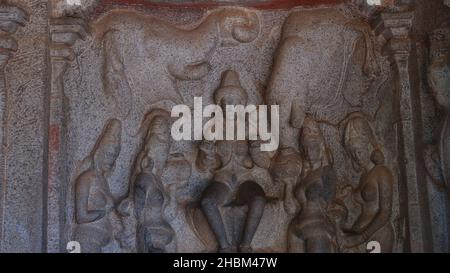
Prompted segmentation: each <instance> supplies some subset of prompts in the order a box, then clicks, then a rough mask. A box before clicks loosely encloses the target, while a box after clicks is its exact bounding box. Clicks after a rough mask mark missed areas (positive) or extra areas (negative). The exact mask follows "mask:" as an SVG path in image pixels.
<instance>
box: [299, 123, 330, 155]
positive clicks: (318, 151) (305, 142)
mask: <svg viewBox="0 0 450 273" xmlns="http://www.w3.org/2000/svg"><path fill="white" fill-rule="evenodd" d="M300 142H301V144H302V147H303V150H304V152H305V156H306V159H307V160H308V161H309V163H310V164H315V163H318V162H322V163H325V164H326V162H327V159H326V145H325V140H324V138H323V134H322V131H321V130H320V128H319V126H318V124H317V122H315V121H314V119H312V118H311V117H307V118H305V120H304V122H303V128H302V133H301V136H300Z"/></svg>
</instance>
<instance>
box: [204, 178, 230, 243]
mask: <svg viewBox="0 0 450 273" xmlns="http://www.w3.org/2000/svg"><path fill="white" fill-rule="evenodd" d="M229 193H230V190H229V189H228V188H227V186H225V185H223V184H221V183H216V182H213V183H211V185H209V186H208V187H207V188H206V190H205V191H204V193H203V197H202V201H201V206H202V210H203V213H204V214H205V216H206V219H207V220H208V223H209V224H210V226H211V228H212V230H213V232H214V235H215V236H216V239H217V241H218V242H219V247H220V249H221V251H226V250H227V249H228V248H229V247H230V243H229V242H228V239H227V233H226V231H225V225H224V223H223V220H222V215H221V214H220V211H219V206H223V205H224V203H225V201H226V199H227V196H228V195H229Z"/></svg>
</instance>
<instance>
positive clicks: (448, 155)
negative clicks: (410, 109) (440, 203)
mask: <svg viewBox="0 0 450 273" xmlns="http://www.w3.org/2000/svg"><path fill="white" fill-rule="evenodd" d="M430 40H431V45H432V48H431V56H430V57H431V65H430V66H429V67H428V82H429V84H430V86H431V90H432V92H433V96H434V98H435V99H436V101H437V103H438V104H439V106H440V107H441V108H442V110H443V111H444V112H445V118H444V121H443V122H442V125H441V131H440V135H439V136H438V137H437V145H436V147H431V148H430V149H433V148H435V149H433V150H431V151H428V152H429V153H428V156H427V158H426V163H427V169H428V172H429V173H430V174H431V176H432V178H434V179H435V180H436V181H437V182H439V183H441V182H443V183H441V184H444V185H446V187H447V190H448V192H449V193H450V26H448V25H444V26H443V27H441V28H439V29H437V30H435V31H434V33H433V34H432V35H431V39H430Z"/></svg>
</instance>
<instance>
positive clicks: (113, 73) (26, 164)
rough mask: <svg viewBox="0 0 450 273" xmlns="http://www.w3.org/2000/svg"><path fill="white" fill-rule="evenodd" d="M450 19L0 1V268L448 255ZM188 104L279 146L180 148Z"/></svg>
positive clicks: (321, 4)
mask: <svg viewBox="0 0 450 273" xmlns="http://www.w3.org/2000/svg"><path fill="white" fill-rule="evenodd" d="M446 5H447V6H448V5H449V3H448V1H442V0H432V1H431V0H423V1H421V0H416V1H381V5H368V4H367V2H366V1H363V0H350V1H338V0H320V1H316V0H297V1H294V0H282V1H274V0H255V1H239V0H230V1H203V0H201V1H184V0H177V1H169V0H161V1H153V0H80V1H66V0H49V1H45V0H32V1H29V0H28V1H21V0H17V1H14V0H11V1H0V11H1V13H0V30H1V32H2V35H1V37H0V42H1V43H0V64H2V70H1V71H0V72H1V73H0V75H1V77H0V85H1V86H0V96H1V99H0V101H1V104H0V117H1V122H2V127H1V132H0V139H1V142H2V145H1V149H0V164H1V167H0V252H67V249H66V246H67V244H68V242H71V241H76V242H79V243H80V245H81V251H82V252H314V253H315V252H366V251H368V249H367V247H368V243H369V242H372V241H375V242H378V243H379V246H380V251H381V252H449V251H450V241H449V235H450V226H449V219H450V218H449V216H450V214H449V213H450V211H449V201H448V197H449V196H450V182H449V179H450V178H449V177H450V173H449V169H450V161H449V159H450V158H449V154H450V151H449V143H448V140H449V139H450V136H449V124H448V123H449V116H448V115H449V114H448V111H449V107H450V102H449V92H450V57H449V54H450V53H449V52H450V17H449V16H448V14H450V12H449V11H450V7H447V6H446ZM194 97H202V98H203V104H204V105H207V104H217V105H219V106H221V107H223V105H224V104H226V103H225V102H230V101H231V102H236V103H237V102H239V103H240V104H244V105H247V104H253V105H279V107H280V135H279V137H280V145H279V147H278V149H277V150H276V151H273V152H262V151H261V150H260V145H261V144H262V143H261V141H254V140H249V141H242V140H240V141H237V140H236V141H215V142H212V141H206V140H203V141H200V140H197V141H175V140H173V139H172V137H171V125H172V124H173V122H174V121H175V120H176V119H175V118H172V117H171V109H172V107H173V106H175V105H178V104H184V105H187V106H188V107H190V108H193V107H194ZM205 121H206V120H205Z"/></svg>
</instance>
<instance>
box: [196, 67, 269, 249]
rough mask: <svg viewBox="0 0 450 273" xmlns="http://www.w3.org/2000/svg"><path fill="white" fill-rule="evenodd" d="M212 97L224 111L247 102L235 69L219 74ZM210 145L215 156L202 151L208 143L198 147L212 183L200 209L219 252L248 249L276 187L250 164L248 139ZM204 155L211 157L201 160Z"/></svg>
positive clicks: (255, 166) (204, 193)
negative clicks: (210, 175)
mask: <svg viewBox="0 0 450 273" xmlns="http://www.w3.org/2000/svg"><path fill="white" fill-rule="evenodd" d="M214 97H215V101H216V104H217V105H220V106H221V107H222V108H223V109H224V110H225V106H226V105H247V93H246V91H245V90H244V89H243V88H242V87H241V85H240V81H239V76H238V74H237V73H236V72H235V71H226V72H225V73H224V74H223V78H222V84H221V86H220V88H219V89H218V90H216V92H215V96H214ZM226 118H231V119H235V118H236V117H235V116H229V115H227V116H226ZM213 145H214V146H213V147H214V148H213V149H215V151H216V155H214V154H213V153H211V152H205V149H204V147H208V146H209V147H210V148H209V149H208V150H209V151H211V148H212V147H211V145H203V146H202V147H203V148H202V150H203V152H202V153H201V156H202V159H200V160H202V162H203V163H201V164H200V166H209V167H210V168H211V169H212V172H213V177H212V182H211V183H210V184H209V186H208V187H207V188H206V189H205V191H204V192H203V196H202V200H201V206H202V210H203V212H204V214H205V216H206V218H207V220H208V222H209V224H210V226H211V228H212V230H213V232H214V234H215V236H216V239H217V241H218V243H219V248H220V249H219V251H221V252H238V251H239V252H250V251H251V243H252V239H253V236H254V235H255V232H256V230H257V228H258V225H259V223H260V220H261V217H262V215H263V212H264V208H265V206H266V203H267V199H268V197H269V196H273V195H274V192H277V190H276V188H277V187H276V185H272V181H271V179H270V176H269V173H268V172H267V170H266V169H263V168H260V167H258V166H257V165H256V164H254V162H253V159H252V158H251V156H250V153H249V142H248V141H246V140H243V141H241V140H234V141H216V142H215V143H214V144H213ZM208 154H209V156H207V155H208ZM207 158H211V159H213V160H212V161H210V162H205V160H204V159H207ZM197 162H199V161H197ZM218 166H220V167H219V168H218ZM264 173H266V174H265V175H264ZM261 174H263V175H261Z"/></svg>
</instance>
